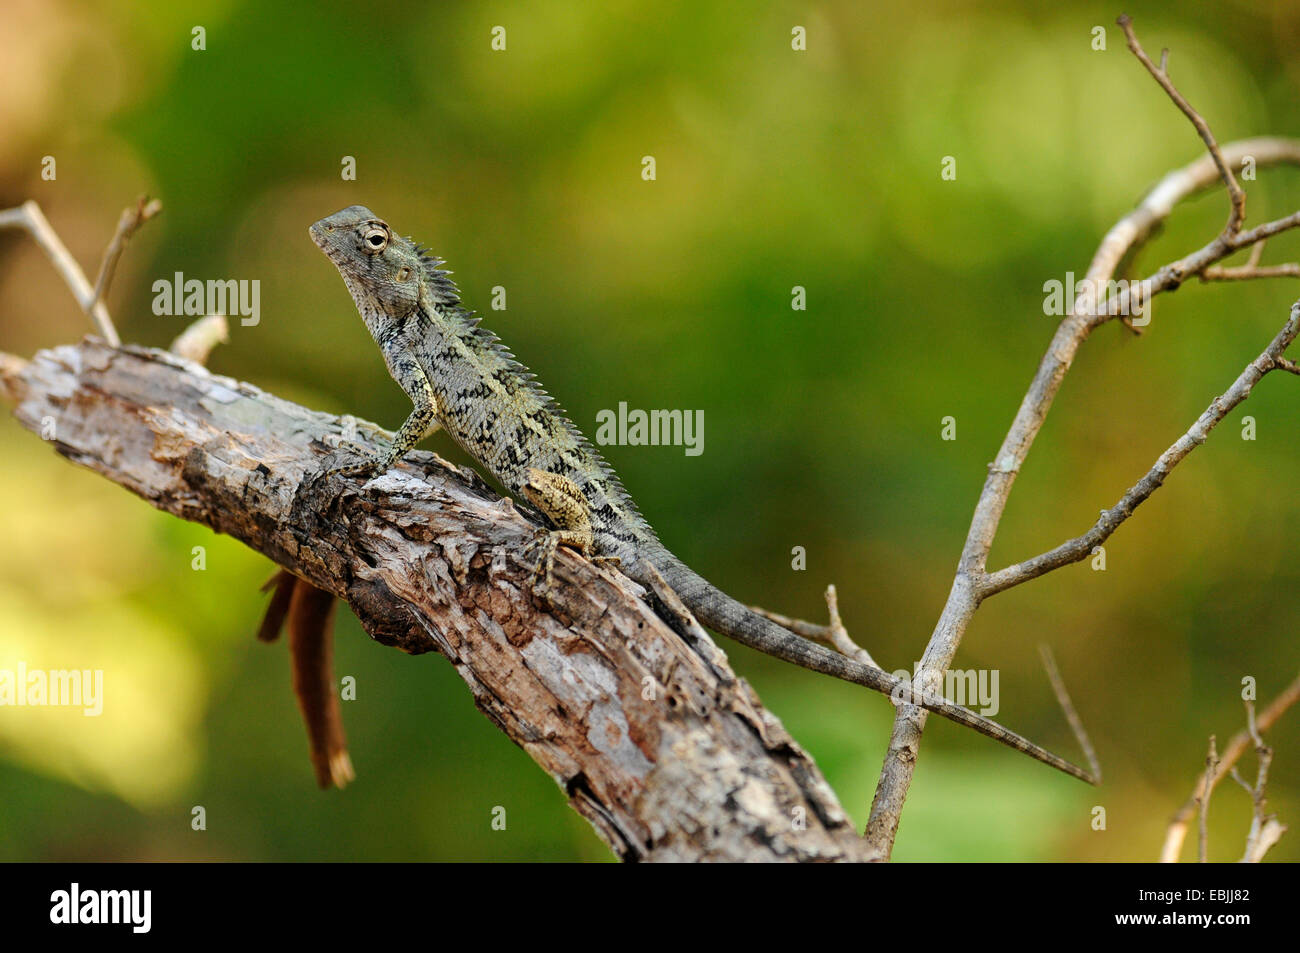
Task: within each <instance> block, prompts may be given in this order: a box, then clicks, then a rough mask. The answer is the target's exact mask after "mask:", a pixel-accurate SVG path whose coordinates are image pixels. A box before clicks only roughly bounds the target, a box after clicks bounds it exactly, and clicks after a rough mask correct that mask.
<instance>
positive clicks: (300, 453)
mask: <svg viewBox="0 0 1300 953" xmlns="http://www.w3.org/2000/svg"><path fill="white" fill-rule="evenodd" d="M0 394H3V395H4V396H5V397H6V398H7V399H8V400H10V401H12V402H13V403H14V404H15V410H14V413H15V416H16V417H17V419H18V420H19V421H20V422H21V423H22V424H23V425H24V426H25V427H27V428H29V429H31V430H34V431H37V432H42V433H45V434H48V433H49V429H48V421H50V420H52V421H53V424H54V436H53V439H52V443H53V446H54V449H55V450H56V451H57V452H59V453H60V454H62V455H63V456H65V457H67V458H68V459H69V460H72V461H73V462H75V463H79V464H81V465H82V466H85V467H88V468H90V469H91V470H94V471H95V472H97V473H100V474H102V475H103V476H105V477H107V478H108V479H110V480H113V481H114V482H116V483H119V484H121V485H122V486H124V487H126V488H127V489H129V490H131V491H132V492H133V493H135V494H137V495H138V496H140V497H142V498H144V499H145V500H146V501H147V502H149V503H150V504H152V505H153V506H155V507H157V508H159V509H161V510H164V511H166V512H168V513H172V514H174V515H176V516H179V517H182V518H184V519H188V520H193V521H195V522H199V523H202V524H204V525H206V526H209V527H211V528H212V529H214V530H216V531H217V532H221V533H227V534H229V535H231V536H234V537H236V538H237V539H240V540H242V541H243V542H244V543H246V544H247V545H249V546H250V547H252V548H253V549H255V550H257V551H258V552H261V553H263V554H265V555H266V556H268V557H269V558H271V559H272V560H274V561H275V562H277V563H279V564H280V565H281V566H283V567H284V568H285V569H287V570H289V571H291V572H293V573H294V574H295V575H297V576H298V577H300V578H301V579H304V580H306V581H307V582H309V583H311V585H313V586H315V587H317V588H319V589H321V590H324V591H325V592H329V593H333V594H334V595H336V596H338V597H340V598H342V599H344V600H346V601H347V602H348V603H349V604H350V605H351V606H352V608H353V610H354V611H355V612H356V614H357V616H358V618H359V619H360V620H361V623H362V625H363V626H364V627H365V629H366V631H367V632H369V633H370V634H371V636H372V637H374V638H375V639H377V640H378V641H380V642H382V643H383V644H385V645H391V646H395V647H397V648H401V649H402V650H404V651H406V652H408V653H412V654H416V653H422V652H428V651H433V650H436V651H439V652H441V653H442V654H443V655H445V656H446V657H447V658H448V660H450V661H451V663H452V664H453V665H454V666H455V667H456V670H457V672H458V673H459V674H460V676H461V677H462V678H463V679H464V680H465V682H466V683H467V684H468V685H469V687H470V690H471V691H472V692H473V694H474V698H475V701H476V703H477V705H478V706H479V708H480V709H482V710H483V712H484V713H485V714H486V715H487V716H488V717H489V718H490V719H491V720H492V721H493V722H494V723H495V724H496V725H497V726H498V727H499V728H501V730H502V731H503V732H505V733H506V735H508V736H509V737H510V738H511V739H512V740H513V741H514V742H515V743H516V744H518V745H520V746H521V747H522V748H523V749H524V750H525V751H527V752H528V754H529V755H530V756H531V757H532V758H533V759H534V760H535V761H536V762H537V763H538V764H539V765H541V766H542V767H543V768H544V769H545V770H546V771H547V772H548V773H549V774H550V775H551V776H552V777H553V778H554V779H555V780H556V782H557V783H558V784H559V785H560V788H561V790H562V791H563V792H564V794H565V796H566V797H567V798H568V800H569V803H570V805H571V806H572V807H573V808H574V809H575V810H576V811H578V812H579V813H580V814H582V815H583V816H584V817H586V818H587V819H588V820H589V821H590V822H591V824H592V826H593V827H594V828H595V829H596V832H597V833H598V834H599V836H600V837H601V838H602V839H603V840H604V841H605V842H606V843H607V844H608V845H609V846H610V848H611V849H612V850H614V851H615V853H616V854H618V856H620V857H622V858H624V859H629V860H632V859H636V860H730V861H754V860H861V859H864V856H865V851H864V849H863V847H862V843H861V841H860V839H859V838H858V836H857V834H856V832H855V830H854V828H853V825H852V823H851V821H850V820H849V819H848V817H846V816H845V814H844V811H843V810H842V809H841V807H840V805H839V803H838V802H837V801H836V799H835V796H834V794H833V793H832V792H831V791H830V789H829V787H828V786H827V784H826V782H825V780H824V779H823V777H822V775H821V773H820V772H819V770H818V769H817V766H816V764H815V763H814V762H813V761H812V759H811V758H809V757H808V755H807V754H805V753H804V752H803V750H802V749H800V748H799V746H798V745H797V744H796V743H795V741H794V740H793V739H792V738H791V737H790V736H789V735H788V734H787V733H786V731H785V729H784V728H783V727H782V726H781V724H780V722H779V721H777V719H776V718H775V717H774V716H773V715H772V714H771V713H769V712H768V711H766V710H765V709H764V708H763V707H762V705H761V704H760V702H759V701H758V698H757V697H756V696H755V695H754V693H753V691H752V690H751V689H750V688H749V687H748V685H746V684H745V683H744V682H743V681H740V680H738V679H736V678H735V676H734V675H733V674H732V673H731V670H730V668H729V667H728V666H727V664H726V660H725V656H724V655H723V654H722V653H721V652H720V651H718V650H717V649H716V647H714V646H712V645H711V643H710V646H711V647H712V649H713V653H714V654H713V656H712V658H711V659H710V662H708V663H706V662H705V661H704V660H703V659H702V658H701V655H700V654H699V653H698V652H696V651H694V650H692V649H691V648H690V647H689V646H688V645H687V644H686V643H685V642H683V640H682V639H681V638H680V637H679V636H678V635H677V634H676V633H675V632H674V631H673V630H672V629H671V628H669V626H668V625H666V624H665V623H664V622H663V621H662V620H661V619H660V618H659V616H657V615H656V614H655V613H654V612H653V611H652V610H651V609H650V608H649V606H648V605H647V604H646V602H645V601H644V600H643V599H642V598H641V595H642V593H641V592H640V590H639V587H637V586H636V584H635V583H632V582H631V581H629V580H628V579H626V578H625V577H623V576H621V575H619V574H616V573H611V572H609V571H607V570H603V569H598V568H597V567H595V566H593V565H592V564H591V563H590V562H588V561H586V560H585V559H582V558H581V557H580V556H578V555H577V554H575V553H573V552H571V551H569V550H567V549H561V550H560V552H559V553H558V554H557V556H556V561H555V572H554V579H555V585H554V587H553V590H552V591H551V592H550V593H549V594H550V597H551V601H552V602H553V608H551V609H542V608H540V607H539V606H537V605H535V604H534V600H533V598H532V596H531V595H530V593H531V585H530V579H531V575H532V565H531V563H530V562H528V561H527V560H524V561H523V562H521V561H519V560H518V559H517V558H516V555H515V554H518V553H519V552H520V551H521V549H522V548H523V545H524V544H525V543H526V542H527V541H528V540H529V539H530V538H532V536H533V534H534V533H535V532H536V530H537V527H536V526H535V525H534V524H533V523H530V522H529V521H528V520H527V519H525V518H524V517H523V516H522V515H521V514H520V513H519V512H518V511H517V510H516V509H515V507H514V506H513V505H512V504H510V503H509V502H508V501H503V500H500V499H499V498H498V497H497V495H496V494H495V493H493V492H492V491H491V490H489V489H488V488H487V487H486V485H485V484H484V483H483V482H482V480H481V479H479V478H477V477H476V476H475V475H473V474H472V472H471V471H467V470H464V471H463V470H459V469H457V468H456V467H453V466H451V465H450V464H448V463H446V462H444V461H442V460H441V459H439V458H438V457H436V456H435V455H433V454H429V453H414V454H411V455H410V456H408V457H407V459H406V462H404V463H403V464H402V465H400V466H399V467H397V468H395V469H394V470H390V471H389V472H387V473H385V474H384V475H382V476H380V477H377V478H375V479H372V480H370V481H369V482H368V483H366V484H364V485H360V484H358V483H357V482H356V481H353V480H346V479H343V478H339V477H334V478H330V479H328V480H320V479H317V478H315V476H314V475H315V474H317V473H319V470H320V467H321V465H322V462H323V459H324V457H325V456H326V454H327V452H328V451H327V448H328V447H329V446H330V445H336V444H337V443H338V442H339V440H340V439H342V438H343V436H344V434H345V433H346V432H347V428H346V426H345V424H344V422H342V421H340V420H339V419H338V418H336V417H333V416H330V415H327V414H321V413H315V412H312V411H309V410H307V409H305V408H303V407H300V406H298V405H296V404H292V403H290V402H288V401H285V400H281V399H279V398H277V397H274V396H272V395H270V394H267V393H264V392H263V391H260V390H258V389H257V388H255V387H252V386H251V385H248V384H244V383H240V382H238V381H235V380H231V379H229V378H225V377H219V376H216V375H213V374H211V373H209V372H208V371H207V370H206V369H204V368H203V367H202V366H200V365H197V364H194V363H192V362H189V361H187V360H184V359H183V358H180V357H177V356H175V355H171V354H168V353H166V352H163V351H157V350H151V349H143V348H137V347H126V348H122V349H120V350H114V349H112V348H110V347H108V346H106V345H105V344H104V343H102V342H100V341H98V340H97V339H93V338H91V339H87V340H86V341H84V342H82V343H81V344H79V345H76V346H64V347H59V348H56V349H54V350H50V351H41V352H39V353H38V354H37V355H36V356H35V357H34V358H33V359H32V360H31V361H29V362H28V361H23V360H21V359H18V358H14V357H12V356H9V355H0ZM43 424H44V425H45V426H44V429H43ZM282 608H283V607H282ZM696 637H697V638H699V637H703V638H705V639H706V640H707V635H705V634H704V633H703V632H702V631H701V632H699V633H698V634H697V635H696Z"/></svg>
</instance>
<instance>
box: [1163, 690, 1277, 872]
mask: <svg viewBox="0 0 1300 953" xmlns="http://www.w3.org/2000/svg"><path fill="white" fill-rule="evenodd" d="M1297 701H1300V675H1298V676H1296V678H1295V679H1293V680H1292V682H1291V684H1289V685H1288V686H1287V687H1286V688H1284V689H1283V690H1282V691H1281V692H1280V693H1278V696H1277V697H1276V698H1274V699H1273V701H1272V703H1271V704H1270V705H1269V706H1268V707H1267V708H1265V709H1264V711H1263V712H1261V713H1260V715H1259V717H1258V718H1257V719H1256V720H1255V727H1254V730H1253V731H1252V730H1251V729H1250V728H1249V727H1248V728H1246V729H1243V730H1241V731H1239V732H1237V733H1236V734H1235V735H1233V736H1232V737H1231V738H1230V739H1229V740H1228V743H1227V744H1226V745H1225V746H1224V748H1223V753H1222V755H1221V756H1220V757H1219V764H1218V766H1217V767H1216V768H1215V770H1214V771H1213V772H1212V773H1206V772H1202V774H1201V775H1200V777H1198V778H1197V779H1196V783H1195V784H1193V785H1192V794H1191V796H1190V797H1189V798H1188V799H1187V801H1186V803H1184V804H1183V806H1182V807H1180V808H1179V809H1178V812H1177V813H1176V814H1174V816H1173V818H1172V819H1171V820H1170V821H1169V829H1168V830H1167V831H1166V832H1165V842H1164V846H1163V847H1161V849H1160V862H1161V863H1162V864H1173V863H1177V862H1178V855H1179V854H1181V853H1182V850H1183V841H1184V839H1185V838H1186V837H1187V825H1188V823H1189V822H1190V821H1191V819H1192V815H1193V814H1194V813H1196V806H1197V803H1198V801H1197V795H1196V792H1197V791H1199V790H1202V789H1204V788H1205V787H1206V784H1207V781H1208V786H1209V788H1210V789H1211V790H1213V789H1214V787H1215V786H1216V785H1217V784H1218V783H1219V782H1220V781H1222V780H1223V778H1224V777H1225V776H1226V775H1227V774H1228V772H1230V771H1231V770H1232V769H1233V766H1234V765H1236V763H1237V761H1238V760H1240V758H1241V756H1242V755H1243V754H1245V753H1246V751H1247V750H1249V748H1250V747H1251V745H1252V743H1253V744H1255V745H1256V746H1257V747H1258V745H1260V744H1262V743H1263V741H1262V735H1263V732H1265V731H1268V729H1270V728H1272V727H1273V725H1274V724H1275V723H1276V722H1277V720H1278V719H1279V718H1281V717H1282V716H1283V715H1284V714H1286V712H1287V710H1288V709H1289V708H1290V707H1291V706H1292V705H1294V704H1295V703H1296V702H1297ZM1252 707H1253V706H1252Z"/></svg>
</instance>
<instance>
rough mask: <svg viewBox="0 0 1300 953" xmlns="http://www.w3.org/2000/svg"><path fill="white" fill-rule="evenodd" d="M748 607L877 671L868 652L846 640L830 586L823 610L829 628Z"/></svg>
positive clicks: (838, 604) (875, 664) (835, 597)
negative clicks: (828, 619)
mask: <svg viewBox="0 0 1300 953" xmlns="http://www.w3.org/2000/svg"><path fill="white" fill-rule="evenodd" d="M750 608H751V609H753V610H754V611H755V612H757V613H758V614H759V615H761V616H763V617H764V618H765V619H769V620H770V621H772V622H775V623H776V624H777V625H779V626H781V627H782V628H785V629H789V630H790V631H791V632H793V633H794V634H795V635H801V636H803V637H804V638H805V639H809V640H810V641H813V642H816V643H818V644H819V645H824V646H826V647H827V648H831V649H834V650H835V651H837V652H839V653H840V654H841V655H847V656H848V657H849V658H851V659H854V660H856V661H858V662H861V663H862V664H863V665H870V666H871V667H872V668H880V665H879V664H877V662H876V660H875V659H873V658H872V657H871V653H869V652H868V651H867V650H866V649H864V648H863V647H862V646H860V645H858V644H857V643H856V642H854V641H853V639H852V638H850V637H849V633H848V630H847V629H846V628H845V627H844V622H843V621H842V620H841V619H840V603H839V594H838V593H837V592H836V591H835V586H834V585H830V586H827V587H826V609H827V612H828V613H829V615H830V625H818V624H817V623H815V622H805V621H804V620H803V619H792V618H790V617H789V616H784V615H781V614H780V613H777V612H771V611H769V610H768V609H764V608H762V607H761V606H750ZM882 671H883V669H882Z"/></svg>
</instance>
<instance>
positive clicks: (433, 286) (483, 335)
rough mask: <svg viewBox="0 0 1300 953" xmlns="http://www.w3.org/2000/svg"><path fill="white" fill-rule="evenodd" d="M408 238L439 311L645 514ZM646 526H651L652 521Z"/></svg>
mask: <svg viewBox="0 0 1300 953" xmlns="http://www.w3.org/2000/svg"><path fill="white" fill-rule="evenodd" d="M407 241H410V242H411V244H412V246H413V247H414V249H415V253H416V255H417V256H419V259H420V265H421V266H422V268H423V269H424V276H425V279H426V280H427V281H428V285H429V290H430V292H432V294H433V297H434V301H435V302H436V303H437V304H438V306H439V310H441V311H443V312H444V313H445V314H447V315H449V316H451V317H454V318H456V319H458V320H459V321H460V323H461V326H462V327H463V328H464V330H465V332H466V334H467V336H468V337H469V339H470V340H472V341H473V342H474V343H475V344H477V345H478V347H479V349H480V351H484V352H488V353H491V354H492V355H493V356H494V357H496V359H497V360H498V361H500V363H501V364H502V365H503V366H504V367H505V369H506V370H507V371H508V372H509V373H510V374H512V375H513V376H514V377H515V379H516V380H518V381H519V383H520V386H521V387H523V388H524V389H525V390H526V391H528V393H530V394H532V395H533V397H535V398H536V399H537V402H538V403H539V404H541V405H542V407H543V408H545V409H546V410H547V411H548V412H549V413H550V414H551V415H552V416H553V417H554V418H555V419H556V420H557V421H558V422H559V423H560V425H561V426H562V427H564V428H565V429H566V430H567V431H568V432H569V434H570V435H571V436H572V437H573V440H574V443H576V444H577V445H578V447H579V448H580V449H581V450H582V452H583V453H585V454H588V455H590V457H591V459H592V460H594V461H595V463H596V466H597V467H598V468H599V470H600V472H601V473H602V475H603V476H604V477H605V480H606V481H607V482H608V483H609V486H610V489H611V490H612V491H613V492H614V493H615V494H616V495H617V496H618V497H619V498H620V502H621V503H622V504H623V506H624V507H625V508H626V509H627V510H629V511H630V512H631V513H632V514H633V515H634V516H637V517H640V516H641V513H640V511H639V510H637V507H636V503H635V502H634V501H633V500H632V498H631V497H630V496H629V495H628V492H627V490H626V489H625V488H624V487H623V481H622V480H620V479H619V478H618V474H617V473H615V472H614V468H613V467H611V466H610V465H609V464H608V463H607V462H606V461H605V458H604V457H603V456H601V454H600V451H599V450H597V449H596V448H595V446H594V445H592V443H591V441H589V440H588V439H587V437H586V435H585V434H583V432H582V431H581V430H579V429H578V427H577V425H576V424H574V423H573V421H572V420H570V419H569V415H568V414H567V413H565V411H564V408H563V407H561V406H560V405H559V403H558V402H557V401H556V400H555V398H553V397H552V396H551V395H550V394H548V393H547V392H546V389H545V388H543V387H542V385H541V384H539V383H538V382H537V375H536V374H534V373H533V372H532V371H530V370H529V369H528V368H527V367H525V366H524V365H523V364H521V363H519V361H518V359H517V358H516V357H515V355H514V354H513V353H512V352H511V350H510V348H508V347H507V346H506V345H505V344H504V343H503V342H502V340H501V339H500V338H499V337H497V336H496V335H495V334H494V333H493V332H492V331H490V330H488V329H487V328H485V327H483V326H482V325H481V324H480V323H479V322H480V321H481V320H482V319H481V318H480V317H478V316H477V315H476V314H475V313H474V312H473V311H470V310H469V309H467V308H466V307H465V306H464V305H462V304H461V300H460V289H459V288H457V287H456V283H455V282H454V281H452V280H451V277H450V275H451V272H450V271H446V270H444V269H442V268H441V267H439V266H441V265H443V264H445V261H444V260H443V259H442V258H439V257H438V256H437V255H432V254H430V253H429V250H428V249H427V248H425V247H424V246H423V245H421V244H419V243H418V242H416V241H414V240H412V239H409V238H408V239H407ZM642 522H644V520H642ZM646 529H647V530H648V529H649V526H648V524H647V526H646ZM651 533H652V534H653V530H651Z"/></svg>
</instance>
